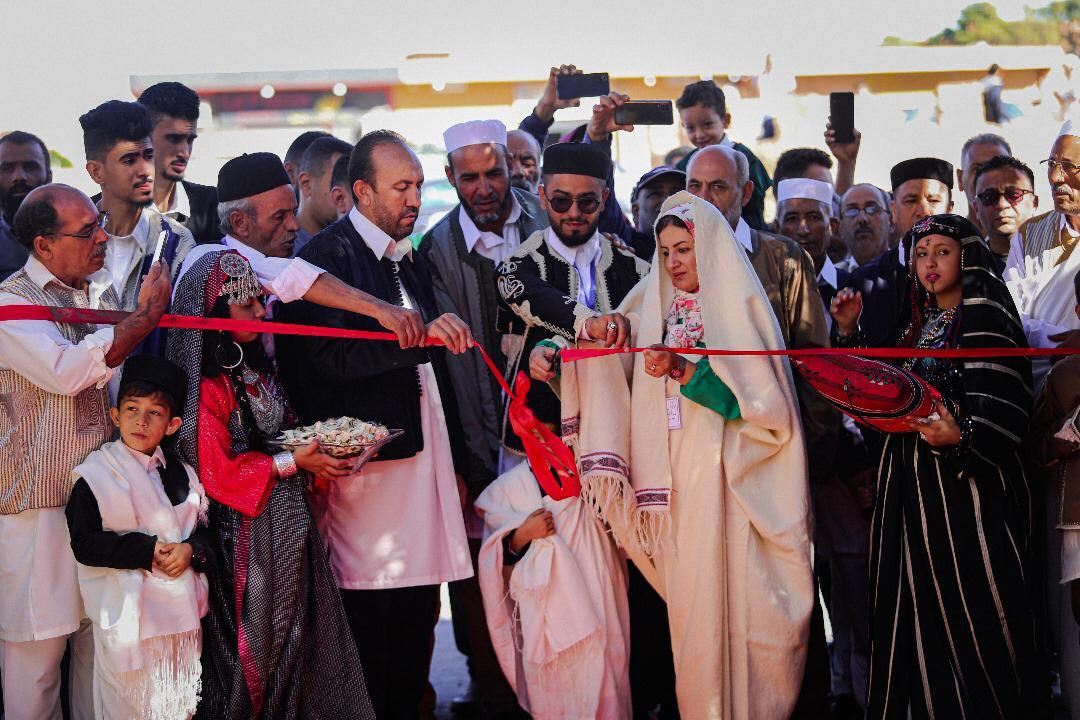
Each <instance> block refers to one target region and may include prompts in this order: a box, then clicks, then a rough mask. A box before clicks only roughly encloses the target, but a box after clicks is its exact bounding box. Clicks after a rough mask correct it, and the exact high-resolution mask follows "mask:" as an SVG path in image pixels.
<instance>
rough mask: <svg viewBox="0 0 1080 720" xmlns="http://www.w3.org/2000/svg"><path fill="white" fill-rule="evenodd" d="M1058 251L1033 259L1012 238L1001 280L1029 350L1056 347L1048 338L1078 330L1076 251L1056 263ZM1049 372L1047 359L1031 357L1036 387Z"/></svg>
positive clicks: (1079, 255)
mask: <svg viewBox="0 0 1080 720" xmlns="http://www.w3.org/2000/svg"><path fill="white" fill-rule="evenodd" d="M1061 252H1062V250H1061V248H1060V247H1053V248H1050V249H1049V250H1046V251H1044V252H1043V253H1042V254H1041V255H1039V256H1038V257H1034V256H1032V255H1030V254H1028V253H1027V252H1025V250H1024V243H1023V238H1022V236H1021V235H1020V234H1017V235H1014V236H1013V239H1012V243H1011V244H1010V246H1009V257H1008V260H1007V261H1006V263H1005V273H1004V276H1003V277H1004V279H1005V284H1006V286H1008V288H1009V293H1010V294H1011V295H1012V298H1013V302H1014V303H1016V309H1017V310H1018V311H1019V312H1020V319H1021V321H1022V322H1023V324H1024V334H1025V335H1027V339H1028V344H1029V345H1031V347H1036V348H1046V347H1057V343H1056V342H1054V341H1052V340H1050V339H1049V338H1050V336H1051V335H1055V334H1057V333H1061V332H1065V331H1067V330H1080V318H1077V315H1076V306H1077V299H1076V291H1075V289H1074V286H1073V278H1075V277H1076V273H1077V271H1078V270H1080V252H1073V253H1072V254H1071V255H1070V256H1069V258H1068V259H1067V260H1066V261H1065V262H1063V263H1060V264H1058V263H1057V260H1058V258H1060V257H1061ZM1049 371H1050V359H1049V358H1033V359H1032V361H1031V373H1032V376H1033V378H1032V379H1033V381H1034V384H1035V387H1036V388H1038V387H1040V386H1041V385H1042V383H1043V381H1044V380H1045V379H1046V374H1047V373H1048V372H1049Z"/></svg>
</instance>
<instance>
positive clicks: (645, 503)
mask: <svg viewBox="0 0 1080 720" xmlns="http://www.w3.org/2000/svg"><path fill="white" fill-rule="evenodd" d="M634 497H635V498H636V499H637V505H638V507H639V508H646V507H663V506H666V505H668V504H669V503H670V501H671V489H670V488H642V489H641V490H635V491H634Z"/></svg>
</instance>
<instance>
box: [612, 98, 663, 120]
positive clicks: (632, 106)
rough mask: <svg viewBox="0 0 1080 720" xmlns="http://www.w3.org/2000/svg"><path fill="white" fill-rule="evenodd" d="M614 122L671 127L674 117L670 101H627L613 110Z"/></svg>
mask: <svg viewBox="0 0 1080 720" xmlns="http://www.w3.org/2000/svg"><path fill="white" fill-rule="evenodd" d="M615 122H617V123H618V124H620V125H673V124H674V123H675V115H674V113H673V111H672V109H671V101H670V100H628V101H627V102H626V103H625V104H624V105H623V106H622V107H619V108H615Z"/></svg>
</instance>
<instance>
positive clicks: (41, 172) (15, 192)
mask: <svg viewBox="0 0 1080 720" xmlns="http://www.w3.org/2000/svg"><path fill="white" fill-rule="evenodd" d="M50 182H52V164H51V163H50V158H49V151H48V149H47V148H46V147H45V143H43V142H42V141H41V139H40V138H38V137H37V136H36V135H31V134H30V133H28V132H23V131H21V130H15V131H13V132H9V133H8V134H7V135H4V136H3V137H0V282H2V281H3V280H4V279H5V278H6V277H7V276H8V275H11V274H12V273H13V272H15V271H16V270H18V269H19V268H21V267H22V266H23V263H25V262H26V258H27V257H29V255H28V253H27V251H26V248H25V247H23V245H22V244H21V243H20V242H19V241H18V239H17V238H16V237H15V232H14V231H13V230H12V229H11V223H12V222H13V221H14V219H15V212H16V211H17V210H18V209H19V205H21V204H22V201H23V198H25V197H26V196H27V195H28V194H29V193H30V191H31V190H33V189H34V188H36V187H38V186H39V185H44V184H46V183H50Z"/></svg>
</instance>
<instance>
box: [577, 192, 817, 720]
mask: <svg viewBox="0 0 1080 720" xmlns="http://www.w3.org/2000/svg"><path fill="white" fill-rule="evenodd" d="M667 214H677V215H679V216H680V217H683V218H685V219H690V220H691V222H692V223H693V225H694V236H695V254H696V258H697V269H698V276H699V278H700V280H701V290H700V294H699V299H700V302H701V308H702V320H703V324H704V326H705V337H704V341H705V344H706V346H707V347H709V348H730V349H746V350H755V349H782V348H783V347H784V344H783V339H782V335H781V332H780V328H779V326H778V324H777V321H776V318H775V316H774V315H773V312H772V309H771V307H770V305H769V301H768V298H767V297H766V295H765V292H764V290H763V289H762V287H761V283H760V282H759V281H758V279H757V276H756V274H755V273H754V270H753V268H752V266H751V265H750V261H749V259H748V258H747V256H746V252H745V251H744V250H743V249H742V247H741V246H740V245H739V244H738V242H737V241H736V240H735V237H734V235H733V234H732V232H731V229H730V226H729V225H728V224H727V222H726V221H725V219H724V218H723V216H722V215H721V214H720V213H719V212H718V211H717V210H716V209H715V208H713V207H712V206H711V205H709V204H708V203H706V202H704V201H702V200H700V199H698V198H696V197H694V196H692V195H690V194H689V193H686V192H680V193H677V194H676V195H673V196H672V197H670V198H668V200H667V201H666V202H665V203H664V205H663V207H662V208H661V212H660V217H663V216H664V215H667ZM658 220H659V218H658ZM673 297H674V286H673V285H672V283H671V280H670V278H669V277H668V275H667V272H666V271H665V270H664V267H663V260H662V258H661V257H660V252H659V251H658V252H657V254H656V257H655V259H654V260H653V266H652V270H651V272H650V273H649V275H648V276H647V277H646V278H645V279H644V280H642V282H641V283H639V284H638V286H637V287H635V288H634V290H633V291H632V292H631V294H630V295H629V296H628V297H627V298H626V299H625V300H624V302H623V305H622V307H621V308H620V311H621V312H623V314H625V315H626V316H627V317H628V318H629V319H630V321H631V325H632V327H633V329H634V337H633V344H634V345H635V346H638V347H643V346H648V345H652V344H654V343H660V342H662V339H663V337H664V330H665V328H664V318H665V316H666V314H667V310H668V308H669V307H670V304H671V300H672V298H673ZM688 359H690V360H691V361H698V362H708V363H709V364H710V366H711V368H712V370H713V372H714V373H715V375H716V376H717V377H718V378H720V379H721V380H722V381H723V382H724V383H725V384H726V385H727V386H728V387H729V388H730V389H731V390H732V392H733V393H734V394H735V396H736V398H737V399H738V402H739V408H740V410H741V414H742V417H741V418H740V419H738V420H732V421H727V420H725V419H724V418H723V417H722V416H721V415H719V414H717V413H715V412H713V411H712V410H709V409H708V408H705V407H702V406H700V405H697V404H695V403H694V402H692V401H690V400H688V399H686V398H684V397H681V395H680V392H679V390H680V386H679V385H678V383H677V382H675V381H674V380H659V379H656V378H653V377H650V376H649V375H647V374H646V373H645V365H644V356H643V355H641V354H635V355H633V356H632V360H631V359H630V356H625V355H619V356H608V357H606V358H599V359H590V360H584V361H578V362H576V363H568V364H565V365H564V368H563V374H562V382H561V393H562V398H563V403H564V411H563V417H564V425H566V426H568V427H569V429H571V430H574V429H576V430H577V436H576V437H574V436H573V435H572V434H571V440H576V444H577V448H576V449H577V452H578V454H579V462H580V464H581V468H580V469H581V474H582V484H583V497H585V499H586V500H589V501H590V503H591V504H592V505H593V507H594V508H596V509H598V510H599V511H600V514H601V517H602V518H603V519H604V520H605V521H607V522H608V524H609V525H610V527H611V528H612V532H613V534H614V535H615V537H616V539H617V540H618V542H619V543H620V545H621V546H622V547H624V548H625V549H626V551H627V553H628V555H629V556H630V557H631V559H632V560H633V561H634V562H635V563H636V564H637V565H638V566H639V568H640V569H641V570H642V572H643V574H644V575H645V576H646V578H648V579H649V581H650V582H651V583H653V585H654V586H655V587H656V588H657V590H658V591H659V592H660V594H661V595H662V596H664V597H665V599H666V600H667V602H668V614H669V620H670V625H671V634H672V646H673V651H674V656H675V667H676V678H677V679H676V688H677V692H678V696H679V706H680V710H681V711H682V715H683V716H684V717H687V718H697V717H702V718H704V717H724V718H744V717H748V718H774V717H775V718H781V717H787V715H788V714H790V711H791V709H792V708H793V707H794V703H795V700H796V698H797V696H798V691H799V686H800V683H801V679H802V672H803V664H804V662H805V649H806V639H807V635H808V629H809V620H810V613H811V610H812V607H813V577H812V567H811V553H810V535H809V501H808V487H807V474H806V472H807V471H806V455H805V449H804V444H803V438H802V429H801V427H800V423H799V412H798V405H797V401H796V399H795V391H794V386H793V383H792V378H791V371H790V368H789V367H788V363H787V360H786V359H785V358H781V357H766V356H762V357H754V356H746V357H720V356H710V357H708V359H704V358H701V357H700V356H688ZM627 369H628V370H629V373H630V376H629V381H627V376H626V374H625V372H624V371H625V370H627ZM676 397H677V398H679V403H680V408H681V416H682V427H681V428H680V429H675V430H669V429H668V416H667V409H666V398H676ZM627 410H628V412H627ZM575 418H576V420H577V422H576V428H575V427H574V426H575ZM605 457H606V458H628V460H629V462H628V465H629V478H628V482H623V483H619V482H618V473H617V472H613V471H612V468H613V467H615V466H617V463H615V462H613V461H612V462H608V463H600V464H599V466H598V465H597V464H594V463H591V462H589V461H590V459H591V458H605ZM669 490H670V501H669V502H666V501H665V499H666V497H667V496H668V491H669ZM751 683H753V687H751Z"/></svg>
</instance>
